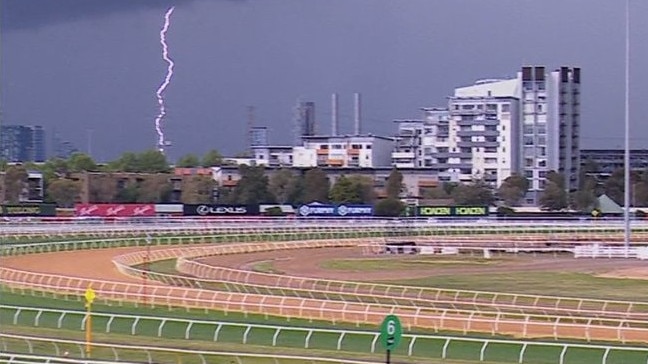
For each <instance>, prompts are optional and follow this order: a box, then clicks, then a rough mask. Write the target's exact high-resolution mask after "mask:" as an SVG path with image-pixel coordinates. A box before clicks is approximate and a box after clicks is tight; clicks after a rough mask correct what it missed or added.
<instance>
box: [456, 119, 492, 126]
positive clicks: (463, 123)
mask: <svg viewBox="0 0 648 364" xmlns="http://www.w3.org/2000/svg"><path fill="white" fill-rule="evenodd" d="M499 124H500V121H499V120H498V119H475V120H459V121H457V125H459V126H470V125H499Z"/></svg>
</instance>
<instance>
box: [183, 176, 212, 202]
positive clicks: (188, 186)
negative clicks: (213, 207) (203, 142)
mask: <svg viewBox="0 0 648 364" xmlns="http://www.w3.org/2000/svg"><path fill="white" fill-rule="evenodd" d="M215 187H216V181H214V179H213V178H211V177H210V176H202V175H196V176H191V177H190V178H188V179H186V180H185V181H184V182H183V186H182V196H181V200H182V203H186V204H198V203H212V202H213V201H214V197H213V196H214V188H215Z"/></svg>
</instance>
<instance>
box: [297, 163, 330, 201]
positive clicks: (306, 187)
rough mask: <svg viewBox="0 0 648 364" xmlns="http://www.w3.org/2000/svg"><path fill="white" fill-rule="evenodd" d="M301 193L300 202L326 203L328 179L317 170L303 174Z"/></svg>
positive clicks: (323, 173) (322, 172) (310, 170)
mask: <svg viewBox="0 0 648 364" xmlns="http://www.w3.org/2000/svg"><path fill="white" fill-rule="evenodd" d="M303 191H304V194H303V195H302V201H303V202H304V203H311V202H315V201H317V202H321V203H326V202H328V201H329V200H328V195H329V179H328V177H327V176H326V173H325V172H324V171H322V170H321V169H319V168H313V169H309V170H308V171H306V173H304V184H303Z"/></svg>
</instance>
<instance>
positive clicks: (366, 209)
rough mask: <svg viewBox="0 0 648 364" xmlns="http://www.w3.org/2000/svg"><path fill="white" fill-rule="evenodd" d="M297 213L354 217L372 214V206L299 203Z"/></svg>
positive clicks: (314, 215) (306, 215) (311, 215)
mask: <svg viewBox="0 0 648 364" xmlns="http://www.w3.org/2000/svg"><path fill="white" fill-rule="evenodd" d="M297 215H298V216H302V217H321V216H330V217H356V216H372V215H373V206H371V205H319V204H311V205H301V206H299V208H298V209H297Z"/></svg>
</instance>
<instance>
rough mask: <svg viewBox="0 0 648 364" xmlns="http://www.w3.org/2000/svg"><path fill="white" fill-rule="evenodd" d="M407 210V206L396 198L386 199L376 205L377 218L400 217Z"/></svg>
mask: <svg viewBox="0 0 648 364" xmlns="http://www.w3.org/2000/svg"><path fill="white" fill-rule="evenodd" d="M404 210H405V204H404V203H403V202H401V201H400V200H399V199H396V198H390V197H388V198H386V199H384V200H380V201H378V202H377V203H376V206H375V208H374V213H375V214H376V216H400V215H401V214H402V213H403V211H404Z"/></svg>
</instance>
